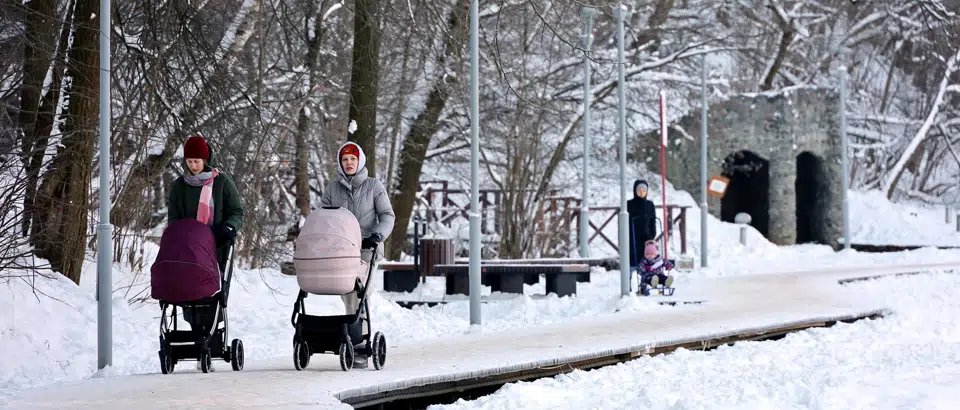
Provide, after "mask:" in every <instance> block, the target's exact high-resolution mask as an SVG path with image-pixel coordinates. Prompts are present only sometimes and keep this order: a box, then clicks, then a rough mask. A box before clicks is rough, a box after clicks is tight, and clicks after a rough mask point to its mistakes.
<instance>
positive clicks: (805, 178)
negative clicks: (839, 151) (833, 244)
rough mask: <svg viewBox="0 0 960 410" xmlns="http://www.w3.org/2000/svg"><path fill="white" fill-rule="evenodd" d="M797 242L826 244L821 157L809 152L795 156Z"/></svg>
mask: <svg viewBox="0 0 960 410" xmlns="http://www.w3.org/2000/svg"><path fill="white" fill-rule="evenodd" d="M795 189H796V190H795V192H796V193H797V195H796V196H797V240H796V243H798V244H800V243H818V244H826V243H827V238H826V226H825V225H826V223H825V220H826V219H825V217H826V215H825V212H826V203H827V195H828V191H827V183H826V176H825V174H824V169H823V159H822V158H820V157H818V156H816V155H814V154H811V153H809V152H801V153H800V155H797V179H796V183H795Z"/></svg>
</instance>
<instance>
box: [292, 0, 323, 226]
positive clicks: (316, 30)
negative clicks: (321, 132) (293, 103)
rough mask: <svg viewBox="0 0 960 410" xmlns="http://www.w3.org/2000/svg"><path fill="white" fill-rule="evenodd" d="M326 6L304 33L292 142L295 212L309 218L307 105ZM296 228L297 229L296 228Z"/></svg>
mask: <svg viewBox="0 0 960 410" xmlns="http://www.w3.org/2000/svg"><path fill="white" fill-rule="evenodd" d="M325 5H326V2H325V1H324V2H322V3H321V4H320V7H319V9H318V11H317V12H315V13H312V14H314V20H315V23H314V26H313V33H312V35H311V34H310V33H307V56H306V58H305V59H306V64H305V65H306V67H307V75H308V76H309V77H308V80H307V94H306V95H304V96H303V103H302V105H301V106H300V110H299V113H298V114H297V135H296V141H295V144H294V145H295V147H296V151H297V152H296V156H295V161H294V177H293V181H294V186H295V187H296V192H297V198H296V199H297V209H298V210H299V211H300V215H301V216H307V215H309V214H310V146H309V145H308V141H307V135H308V134H309V133H310V128H311V127H310V125H311V121H310V115H309V114H308V108H307V106H308V105H309V104H310V95H311V94H312V93H313V90H314V88H316V86H317V81H318V77H319V73H318V70H317V63H318V61H317V56H318V55H319V54H320V45H321V44H322V43H323V31H324V30H323V12H324V9H325V8H326V7H324V6H325ZM297 226H298V227H299V225H297Z"/></svg>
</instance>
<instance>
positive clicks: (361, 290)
mask: <svg viewBox="0 0 960 410" xmlns="http://www.w3.org/2000/svg"><path fill="white" fill-rule="evenodd" d="M360 242H361V232H360V224H359V223H358V222H357V218H356V217H354V215H353V214H352V213H350V211H348V210H346V209H344V208H328V207H324V208H321V209H316V210H314V211H313V212H311V213H310V216H308V217H307V220H306V222H305V223H304V225H303V228H302V229H301V230H300V235H299V236H297V240H296V242H295V243H294V244H295V248H296V250H295V251H294V254H293V264H294V269H295V270H296V274H297V284H298V285H300V292H299V294H298V295H297V301H296V302H295V303H294V305H293V316H292V317H291V319H290V321H291V322H292V323H293V328H294V329H295V333H294V336H293V364H294V367H296V369H297V370H303V369H305V368H306V367H307V365H309V364H310V356H311V355H314V354H318V353H331V354H339V355H340V368H341V369H343V371H347V370H350V369H352V368H353V360H354V353H355V352H358V353H361V354H366V355H367V356H368V357H370V358H372V359H373V366H374V368H376V369H377V370H380V369H382V368H383V365H384V363H385V362H386V359H387V343H386V339H385V338H384V336H383V333H381V332H377V333H376V334H374V335H373V337H372V338H371V337H370V336H369V334H370V330H371V327H370V315H369V313H370V309H369V305H368V302H367V284H369V283H370V277H371V276H372V274H373V260H370V261H364V260H362V258H361V257H360ZM376 253H377V252H376V249H374V250H373V252H372V253H371V255H374V256H371V259H373V258H375V255H376ZM351 292H357V297H358V298H359V299H360V306H359V308H358V309H357V311H356V312H354V313H352V314H347V315H339V316H313V315H308V314H306V310H305V308H304V303H303V300H304V299H305V298H306V297H307V294H308V293H312V294H314V295H341V296H342V295H346V294H349V293H351ZM361 312H362V313H365V314H361ZM364 322H365V323H366V325H367V330H368V332H367V335H366V336H364V335H363V325H364Z"/></svg>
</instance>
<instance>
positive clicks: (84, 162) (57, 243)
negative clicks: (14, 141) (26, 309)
mask: <svg viewBox="0 0 960 410" xmlns="http://www.w3.org/2000/svg"><path fill="white" fill-rule="evenodd" d="M76 7H77V8H76V11H77V12H76V14H75V15H76V16H83V18H77V19H76V28H75V31H74V37H73V46H72V47H71V49H70V52H69V68H68V75H69V78H70V79H71V86H70V90H69V93H70V105H69V107H68V116H67V118H66V121H65V124H64V139H63V145H62V147H60V148H59V149H58V150H57V155H56V157H54V159H53V162H52V164H51V166H50V168H49V170H48V171H47V173H46V174H45V175H44V178H43V183H42V184H41V186H40V191H39V192H38V195H37V201H36V206H35V211H36V219H35V222H36V223H35V224H34V225H33V231H32V232H31V239H32V242H33V245H34V247H35V248H36V254H37V256H39V257H41V258H45V259H47V260H49V261H50V264H51V266H52V267H53V269H54V270H55V271H57V272H60V273H62V274H63V275H64V276H66V277H67V278H69V279H70V280H72V281H74V282H75V283H78V284H79V283H80V273H81V271H82V265H83V259H84V257H83V256H84V243H85V240H84V239H85V234H86V229H87V208H88V207H89V194H90V179H91V166H92V163H93V148H94V143H95V141H96V138H97V123H98V117H99V113H100V107H99V105H98V97H99V93H98V88H97V87H98V84H99V75H100V72H99V71H100V66H99V64H100V61H99V41H98V40H99V39H98V35H99V24H100V2H99V0H78V2H77V5H76ZM87 16H91V17H89V18H87ZM102 188H103V189H107V187H102Z"/></svg>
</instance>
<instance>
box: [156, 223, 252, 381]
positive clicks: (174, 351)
mask: <svg viewBox="0 0 960 410" xmlns="http://www.w3.org/2000/svg"><path fill="white" fill-rule="evenodd" d="M216 248H217V247H216V241H215V240H214V237H213V231H211V230H210V227H209V226H207V225H205V224H203V223H202V222H200V221H197V220H196V219H189V218H186V219H180V220H177V221H174V222H172V223H170V225H169V226H167V228H166V229H165V230H164V231H163V236H162V237H161V238H160V251H159V252H158V253H157V259H156V261H155V262H154V263H153V266H152V267H151V268H150V284H151V288H152V289H151V297H153V298H154V299H157V300H159V301H160V309H161V316H160V352H159V353H160V370H161V371H162V372H163V374H168V373H172V372H173V369H174V367H175V366H176V365H177V362H178V361H180V360H197V361H199V362H200V370H201V371H203V372H204V373H207V372H208V371H210V369H211V368H212V364H213V361H212V360H213V358H217V359H223V360H224V361H226V362H229V363H230V364H231V367H232V368H233V370H237V371H239V370H241V369H243V342H241V341H240V339H233V342H232V343H230V346H227V344H226V342H227V340H228V329H229V322H228V321H227V299H228V296H229V294H230V280H231V279H232V277H233V245H232V244H231V245H230V248H229V257H228V260H229V268H227V269H226V274H225V275H224V274H223V272H221V271H220V266H219V263H218V261H217V252H216ZM168 307H172V308H173V309H172V313H171V315H170V316H171V319H170V320H171V321H172V325H173V328H172V329H171V328H170V323H169V322H168V320H167V308H168ZM178 307H179V308H181V309H182V310H183V311H184V315H185V317H186V314H187V311H188V310H191V312H196V311H199V310H201V309H202V310H204V311H205V312H207V313H208V315H206V316H211V317H203V316H204V315H198V316H199V317H201V318H202V321H203V322H207V321H209V322H210V323H203V324H202V325H201V326H200V327H201V329H193V328H192V327H193V326H191V330H180V329H178V328H177V308H178ZM195 320H196V319H195ZM220 323H223V326H222V327H221V326H220ZM203 328H205V329H203Z"/></svg>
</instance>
